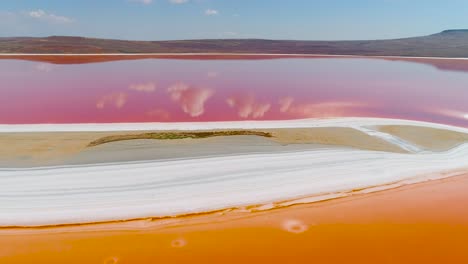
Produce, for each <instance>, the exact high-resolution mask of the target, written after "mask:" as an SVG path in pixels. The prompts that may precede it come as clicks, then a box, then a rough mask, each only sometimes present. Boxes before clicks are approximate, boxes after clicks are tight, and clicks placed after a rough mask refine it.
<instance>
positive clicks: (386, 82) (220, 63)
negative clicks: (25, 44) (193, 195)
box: [0, 58, 468, 127]
mask: <svg viewBox="0 0 468 264" xmlns="http://www.w3.org/2000/svg"><path fill="white" fill-rule="evenodd" d="M467 102H468V73H466V72H451V71H442V70H439V69H437V68H435V67H432V66H429V65H426V64H418V63H414V62H405V61H389V60H379V59H362V58H361V59H353V58H342V59H327V58H309V59H291V58H288V59H276V60H171V59H146V60H135V61H115V62H105V63H93V64H77V65H73V64H71V65H68V64H67V65H55V64H47V63H42V62H41V63H38V62H28V61H19V60H0V123H2V124H22V123H23V124H33V123H94V122H96V123H107V122H155V121H158V122H183V121H224V120H281V119H296V118H309V117H346V116H367V117H390V118H402V119H412V120H423V121H431V122H438V123H446V124H453V125H459V126H465V127H468V103H467Z"/></svg>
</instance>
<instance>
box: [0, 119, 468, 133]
mask: <svg viewBox="0 0 468 264" xmlns="http://www.w3.org/2000/svg"><path fill="white" fill-rule="evenodd" d="M356 125H361V126H369V125H371V126H382V125H414V126H421V127H431V128H440V129H448V130H453V131H457V132H462V133H468V128H465V127H459V126H453V125H445V124H439V123H430V122H425V121H415V120H409V119H392V118H374V117H372V118H368V117H340V118H309V119H290V120H273V121H270V120H245V121H214V122H166V123H164V122H146V123H83V124H0V135H1V134H2V133H23V132H116V131H151V130H154V131H168V130H187V131H194V130H200V131H203V130H216V129H226V130H227V129H277V128H313V127H331V126H336V127H352V126H356Z"/></svg>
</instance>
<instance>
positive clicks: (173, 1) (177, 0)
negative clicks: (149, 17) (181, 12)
mask: <svg viewBox="0 0 468 264" xmlns="http://www.w3.org/2000/svg"><path fill="white" fill-rule="evenodd" d="M188 1H189V0H169V3H171V4H176V5H178V4H185V3H187V2H188Z"/></svg>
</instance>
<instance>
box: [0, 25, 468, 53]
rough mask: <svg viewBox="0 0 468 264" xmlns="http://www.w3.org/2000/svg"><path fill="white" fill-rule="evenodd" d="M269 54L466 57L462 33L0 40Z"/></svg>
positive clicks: (86, 49) (39, 46)
mask: <svg viewBox="0 0 468 264" xmlns="http://www.w3.org/2000/svg"><path fill="white" fill-rule="evenodd" d="M215 52H216V53H218V52H219V53H274V54H280V53H281V54H295V53H301V54H330V55H331V54H339V55H366V56H415V57H468V29H459V30H445V31H442V32H440V33H437V34H433V35H429V36H422V37H412V38H402V39H390V40H357V41H299V40H265V39H207V40H176V41H128V40H111V39H95V38H83V37H63V36H51V37H45V38H31V37H16V38H0V53H7V54H8V53H60V54H66V53H80V54H87V53H88V54H89V53H103V54H105V53H132V54H133V53H215Z"/></svg>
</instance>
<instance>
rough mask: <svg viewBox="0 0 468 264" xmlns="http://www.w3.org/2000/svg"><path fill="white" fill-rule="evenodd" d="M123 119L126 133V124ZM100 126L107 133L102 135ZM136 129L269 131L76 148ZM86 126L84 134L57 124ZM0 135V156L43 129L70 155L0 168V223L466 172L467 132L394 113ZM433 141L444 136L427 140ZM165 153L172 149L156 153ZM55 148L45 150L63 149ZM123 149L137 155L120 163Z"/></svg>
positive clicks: (100, 215) (181, 210) (177, 209)
mask: <svg viewBox="0 0 468 264" xmlns="http://www.w3.org/2000/svg"><path fill="white" fill-rule="evenodd" d="M408 126H410V127H409V128H408ZM132 127H133V128H134V130H135V131H133V132H130V131H131V130H130V128H132ZM109 128H114V129H116V130H117V131H113V132H102V131H105V130H104V129H109ZM135 128H136V129H135ZM148 128H159V130H158V131H176V132H177V131H179V132H180V131H181V130H187V131H195V130H197V128H203V131H205V133H206V131H210V130H216V129H218V130H219V129H224V130H228V129H231V130H232V129H249V130H255V131H257V132H262V133H271V135H272V137H271V138H269V137H259V136H254V135H250V136H239V135H234V136H232V137H229V136H222V137H219V138H203V139H175V140H169V141H168V140H148V139H145V140H141V139H137V140H124V141H113V142H110V143H106V144H102V145H99V146H95V147H91V148H90V147H87V146H88V145H89V143H90V142H92V141H94V140H96V139H99V138H102V137H106V136H109V134H113V135H114V136H116V137H119V136H122V135H128V134H129V133H136V135H138V133H141V132H142V130H143V129H148ZM162 128H163V129H162ZM174 128H178V130H177V129H176V130H174ZM34 129H36V130H40V131H42V132H41V133H39V132H32V131H34ZM47 129H50V130H52V131H55V132H45V131H47ZM87 129H91V131H94V132H58V131H77V130H78V131H79V130H83V131H87ZM14 130H16V131H22V132H20V133H13V132H12V131H14ZM0 131H3V133H2V134H0V138H4V137H5V138H7V139H4V142H2V146H3V145H5V147H4V150H2V151H4V153H3V155H5V154H8V153H7V152H8V151H7V152H5V149H7V150H10V151H11V152H14V151H15V150H16V151H18V149H19V148H18V147H17V146H15V145H14V144H15V142H16V141H18V142H22V144H24V146H27V145H28V144H32V143H33V142H42V143H47V140H48V139H50V136H51V135H52V136H55V137H53V140H57V138H61V140H59V142H58V144H57V142H55V143H56V145H54V147H52V149H51V150H52V151H53V150H54V148H57V147H63V146H64V145H67V144H65V143H64V142H72V143H73V144H78V143H77V142H79V145H73V146H71V145H69V147H70V148H72V149H73V148H75V149H76V150H74V151H76V152H73V151H72V152H71V153H72V154H73V155H71V154H70V156H68V157H67V158H68V159H69V160H68V162H64V163H63V164H62V165H60V166H45V167H44V166H43V167H33V168H2V169H0V226H41V225H56V224H74V223H89V222H101V221H115V220H126V219H136V218H146V217H165V216H175V215H181V214H182V215H183V214H192V213H203V212H209V211H214V210H222V209H225V208H237V207H245V206H252V205H261V204H265V205H267V204H270V203H275V202H278V201H285V200H289V201H295V200H296V199H299V198H302V197H314V201H319V200H321V199H330V198H333V197H342V196H346V195H348V194H349V193H350V192H352V191H353V190H357V189H359V190H361V189H369V190H381V189H385V188H393V187H396V186H400V185H404V184H408V183H414V182H419V181H425V180H428V179H437V178H444V177H448V176H451V175H453V173H454V172H457V173H459V172H460V171H465V170H467V169H468V144H467V142H466V134H464V133H466V132H467V129H464V128H457V127H450V126H443V125H436V124H430V123H422V122H413V121H404V120H390V119H365V118H361V119H359V118H354V119H353V118H347V119H346V118H343V119H320V120H295V121H264V122H219V123H201V124H200V123H189V124H187V123H178V124H177V123H168V124H158V123H154V124H102V125H94V124H93V125H22V126H1V127H0ZM99 131H101V132H99ZM146 131H148V130H146ZM146 131H143V132H146ZM395 131H396V132H395ZM413 134H417V135H418V136H417V138H414V137H413V136H412V135H413ZM14 137H17V138H16V139H15V138H14ZM38 137H39V138H40V137H42V141H41V140H38ZM74 137H76V138H77V140H75V138H74ZM21 138H22V139H21ZM114 138H115V137H114ZM420 138H426V139H424V140H422V139H420ZM25 139H26V140H25ZM271 139H273V141H272V140H271ZM435 140H440V141H443V140H447V141H448V143H438V144H436V145H431V144H430V142H432V141H435ZM150 142H152V143H150ZM304 143H309V144H304ZM311 143H314V144H311ZM70 144H71V143H70ZM284 145H286V147H284ZM172 146H177V147H172ZM223 146H227V147H225V149H223ZM42 147H43V148H46V150H49V149H50V148H51V146H50V145H49V146H48V147H47V146H46V145H45V146H42ZM283 147H284V148H283ZM167 150H171V151H173V152H172V153H169V154H168V155H166V154H164V155H161V153H164V151H167ZM413 150H417V151H413ZM23 151H24V153H28V151H27V150H25V149H23ZM62 151H63V152H60V151H59V152H57V153H62V155H63V153H65V152H66V151H67V150H66V149H62ZM158 151H159V152H158ZM191 151H193V152H192V153H191ZM182 152H183V153H188V154H184V155H180V153H182ZM57 153H56V154H57ZM114 153H120V154H118V155H116V156H113V155H114ZM122 153H123V154H122ZM126 153H127V154H126ZM128 153H131V155H130V154H128ZM137 153H140V154H138V155H140V156H138V155H136V154H137ZM142 153H143V154H142ZM155 153H156V154H155ZM157 153H159V154H157ZM57 155H58V154H57ZM135 155H136V156H137V157H138V159H137V161H135V159H130V156H135ZM151 155H153V156H151ZM100 156H106V157H108V159H103V160H102V162H105V163H101V164H95V162H90V159H93V158H94V157H100ZM83 157H87V158H83ZM73 158H76V160H74V161H73V162H70V160H73ZM80 159H81V160H80ZM97 159H99V158H97ZM148 159H149V160H148ZM62 160H64V159H63V158H62ZM143 160H145V161H143ZM74 164H78V165H74ZM296 201H298V202H300V201H299V200H296ZM293 203H294V202H293ZM258 208H260V209H261V208H263V207H261V206H260V207H258ZM265 208H268V206H266V207H265Z"/></svg>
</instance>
